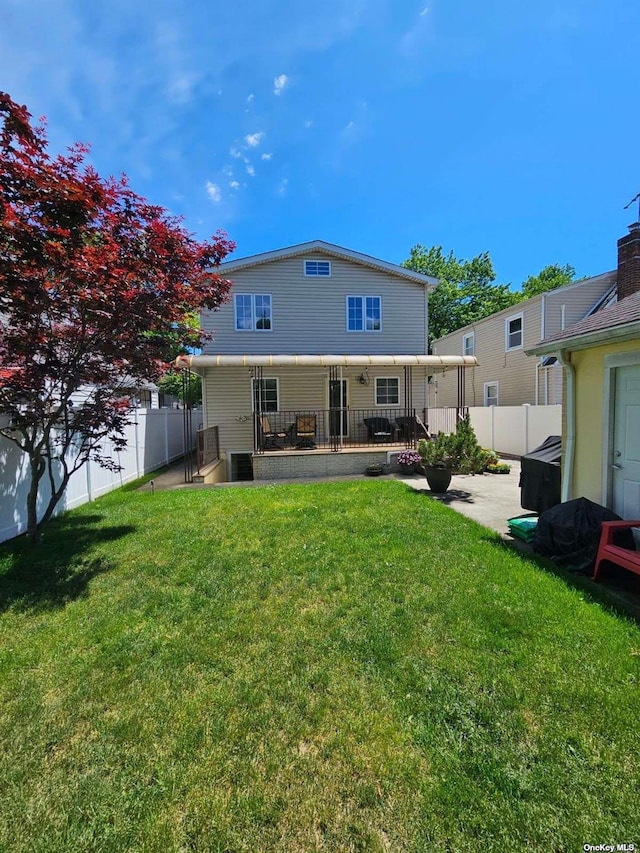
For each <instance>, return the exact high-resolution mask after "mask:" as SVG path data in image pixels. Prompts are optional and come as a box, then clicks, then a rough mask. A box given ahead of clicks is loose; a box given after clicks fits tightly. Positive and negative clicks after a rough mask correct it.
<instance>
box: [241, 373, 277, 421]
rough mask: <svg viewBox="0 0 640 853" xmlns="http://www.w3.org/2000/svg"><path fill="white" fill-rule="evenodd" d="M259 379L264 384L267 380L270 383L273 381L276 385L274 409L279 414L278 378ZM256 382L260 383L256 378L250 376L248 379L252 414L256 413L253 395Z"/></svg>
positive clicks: (263, 377)
mask: <svg viewBox="0 0 640 853" xmlns="http://www.w3.org/2000/svg"><path fill="white" fill-rule="evenodd" d="M261 379H262V381H263V382H266V381H267V380H269V381H272V380H274V379H275V383H276V409H275V411H276V412H279V411H280V377H279V376H262V377H261ZM256 382H260V379H258V378H257V377H256V376H252V377H251V379H250V385H249V388H250V393H251V411H252V412H255V411H256V409H255V408H254V404H255V396H254V393H253V390H254V383H256ZM266 414H267V415H268V414H269V412H267V413H266Z"/></svg>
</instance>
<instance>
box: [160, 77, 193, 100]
mask: <svg viewBox="0 0 640 853" xmlns="http://www.w3.org/2000/svg"><path fill="white" fill-rule="evenodd" d="M195 82H196V78H195V77H194V76H192V75H189V74H183V75H181V76H179V77H175V78H174V79H173V80H171V81H170V83H169V85H168V86H167V88H166V90H165V91H166V94H167V97H168V98H169V100H170V101H172V102H173V103H174V104H188V103H189V101H190V100H191V99H192V98H193V87H194V83H195Z"/></svg>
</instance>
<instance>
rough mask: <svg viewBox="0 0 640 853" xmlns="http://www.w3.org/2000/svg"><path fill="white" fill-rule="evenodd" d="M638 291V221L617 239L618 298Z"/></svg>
mask: <svg viewBox="0 0 640 853" xmlns="http://www.w3.org/2000/svg"><path fill="white" fill-rule="evenodd" d="M638 291H640V222H634V223H633V225H630V226H629V233H628V234H626V235H625V236H624V237H621V238H620V239H619V240H618V300H620V299H624V298H625V296H631V294H632V293H637V292H638Z"/></svg>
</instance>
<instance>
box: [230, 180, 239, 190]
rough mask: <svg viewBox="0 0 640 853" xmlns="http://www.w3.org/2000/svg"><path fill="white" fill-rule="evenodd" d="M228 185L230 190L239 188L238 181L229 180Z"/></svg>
mask: <svg viewBox="0 0 640 853" xmlns="http://www.w3.org/2000/svg"><path fill="white" fill-rule="evenodd" d="M229 186H230V187H231V189H232V190H239V189H240V184H239V183H238V181H231V183H230V184H229Z"/></svg>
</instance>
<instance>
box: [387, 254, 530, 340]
mask: <svg viewBox="0 0 640 853" xmlns="http://www.w3.org/2000/svg"><path fill="white" fill-rule="evenodd" d="M402 266H404V267H406V268H407V269H411V270H415V271H416V272H420V273H424V274H426V275H432V276H435V277H436V278H439V279H440V284H439V285H438V286H437V287H436V289H435V290H434V291H433V293H431V294H430V296H429V344H430V345H431V342H432V341H434V340H436V339H437V338H440V337H442V336H443V335H447V334H449V332H454V331H455V330H456V329H460V328H462V326H466V325H467V323H474V322H475V321H477V320H481V319H482V318H483V317H488V316H489V315H490V314H494V313H495V312H496V311H501V310H502V309H503V308H508V307H509V306H510V305H513V304H514V303H515V302H517V301H518V299H520V298H521V296H520V294H517V293H515V292H514V291H513V290H510V289H509V285H508V284H494V282H495V278H496V273H495V270H494V269H493V263H492V261H491V257H490V256H489V253H488V252H483V253H482V254H480V255H477V256H476V257H475V258H472V259H471V260H470V261H467V260H464V259H459V258H456V256H455V255H454V253H453V252H449V254H448V255H445V254H444V252H443V251H442V246H431V248H426V247H425V246H423V245H422V244H420V243H418V245H416V246H414V247H413V248H412V249H411V254H410V256H409V258H408V259H407V260H406V261H404V263H403V264H402Z"/></svg>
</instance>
